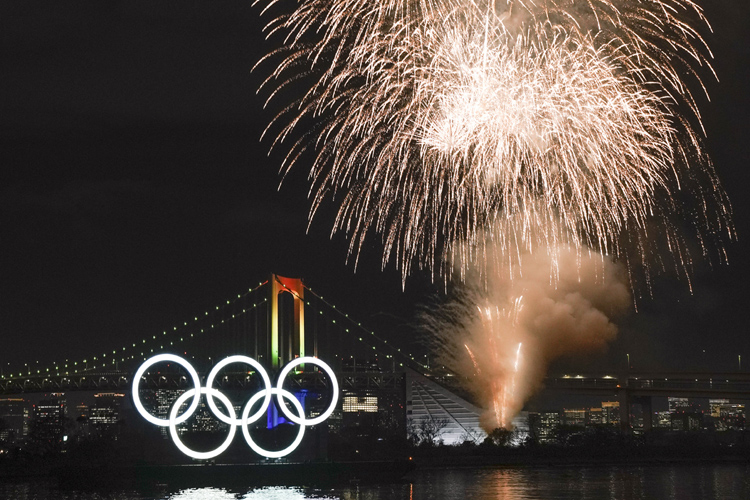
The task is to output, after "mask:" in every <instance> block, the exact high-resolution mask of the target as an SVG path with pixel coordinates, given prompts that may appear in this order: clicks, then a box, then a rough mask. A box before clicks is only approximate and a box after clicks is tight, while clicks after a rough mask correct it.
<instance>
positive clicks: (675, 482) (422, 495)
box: [0, 465, 750, 500]
mask: <svg viewBox="0 0 750 500" xmlns="http://www.w3.org/2000/svg"><path fill="white" fill-rule="evenodd" d="M0 498H2V499H13V500H146V499H159V500H162V499H163V500H230V499H232V500H238V499H246V500H256V499H271V500H299V499H305V498H318V499H338V500H354V499H361V500H386V499H387V500H391V499H394V500H400V499H404V500H407V499H408V500H412V499H430V500H432V499H434V500H448V499H493V500H532V499H544V500H568V499H570V500H604V499H606V500H748V499H750V465H677V466H668V465H664V466H646V467H634V466H613V467H528V468H522V467H508V468H506V467H503V468H476V469H461V468H452V469H428V470H420V471H417V472H414V473H412V474H410V475H409V476H407V477H406V478H404V480H403V481H401V482H398V483H389V484H375V485H346V486H342V487H338V488H334V489H324V490H322V489H315V488H304V487H263V488H240V489H237V488H236V487H235V488H232V489H226V488H222V487H220V486H219V485H217V486H215V487H210V488H185V489H182V488H180V487H179V485H172V484H169V485H167V484H164V485H155V486H151V487H149V488H148V491H146V490H142V491H138V490H127V489H123V490H112V491H106V492H105V491H76V490H65V489H60V488H59V487H58V486H57V485H56V484H55V483H54V482H48V481H41V482H31V481H29V482H18V481H16V482H9V483H8V482H6V483H0Z"/></svg>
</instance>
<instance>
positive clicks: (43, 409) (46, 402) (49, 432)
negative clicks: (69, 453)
mask: <svg viewBox="0 0 750 500" xmlns="http://www.w3.org/2000/svg"><path fill="white" fill-rule="evenodd" d="M32 408H33V420H32V423H31V432H30V438H31V439H32V441H33V442H34V443H35V444H36V445H38V446H40V447H41V448H42V449H44V450H55V449H60V448H61V447H62V444H63V442H64V441H66V440H67V436H66V435H65V421H66V401H65V394H64V393H52V394H45V395H44V399H42V400H40V401H39V402H38V403H37V404H35V405H33V406H32Z"/></svg>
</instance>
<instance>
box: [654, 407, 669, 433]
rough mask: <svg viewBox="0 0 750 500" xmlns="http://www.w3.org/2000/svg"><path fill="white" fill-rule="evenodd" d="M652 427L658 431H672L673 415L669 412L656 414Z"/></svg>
mask: <svg viewBox="0 0 750 500" xmlns="http://www.w3.org/2000/svg"><path fill="white" fill-rule="evenodd" d="M652 425H653V426H654V427H655V428H657V429H671V428H672V413H670V412H668V411H657V412H654V415H653V418H652Z"/></svg>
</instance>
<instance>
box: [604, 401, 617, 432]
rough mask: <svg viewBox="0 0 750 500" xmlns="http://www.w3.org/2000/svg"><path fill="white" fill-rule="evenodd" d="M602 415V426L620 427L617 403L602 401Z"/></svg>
mask: <svg viewBox="0 0 750 500" xmlns="http://www.w3.org/2000/svg"><path fill="white" fill-rule="evenodd" d="M602 413H603V415H602V418H603V420H604V422H603V423H604V424H606V425H614V426H617V427H619V426H620V403H619V402H618V401H602Z"/></svg>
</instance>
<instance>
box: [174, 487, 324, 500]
mask: <svg viewBox="0 0 750 500" xmlns="http://www.w3.org/2000/svg"><path fill="white" fill-rule="evenodd" d="M167 498H168V499H169V500H240V499H241V500H261V499H262V500H302V499H305V498H316V499H320V500H326V499H329V500H334V499H335V498H338V497H326V496H320V495H318V494H315V496H314V497H310V496H308V494H307V493H306V492H305V491H304V490H302V489H301V488H292V487H283V486H269V487H264V488H257V489H254V490H251V491H248V492H245V493H232V492H229V491H227V490H223V489H219V488H190V489H187V490H182V491H180V492H179V493H175V494H174V495H171V496H169V497H167Z"/></svg>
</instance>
